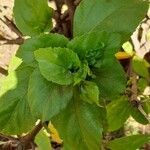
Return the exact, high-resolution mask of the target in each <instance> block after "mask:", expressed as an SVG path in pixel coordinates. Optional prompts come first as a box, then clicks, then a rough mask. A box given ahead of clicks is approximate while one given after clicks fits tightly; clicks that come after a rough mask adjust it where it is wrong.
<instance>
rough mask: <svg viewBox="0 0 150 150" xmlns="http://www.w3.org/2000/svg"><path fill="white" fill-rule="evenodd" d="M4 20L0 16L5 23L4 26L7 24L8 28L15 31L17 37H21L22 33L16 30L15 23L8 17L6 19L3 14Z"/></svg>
mask: <svg viewBox="0 0 150 150" xmlns="http://www.w3.org/2000/svg"><path fill="white" fill-rule="evenodd" d="M4 18H5V20H3V19H2V18H0V20H1V21H2V22H3V23H4V24H6V26H8V28H9V29H10V30H11V31H13V32H14V33H16V34H17V35H18V36H19V37H22V36H23V35H22V33H21V32H20V31H19V30H18V28H17V27H16V25H15V24H14V23H13V21H11V20H10V19H8V18H7V17H6V16H4Z"/></svg>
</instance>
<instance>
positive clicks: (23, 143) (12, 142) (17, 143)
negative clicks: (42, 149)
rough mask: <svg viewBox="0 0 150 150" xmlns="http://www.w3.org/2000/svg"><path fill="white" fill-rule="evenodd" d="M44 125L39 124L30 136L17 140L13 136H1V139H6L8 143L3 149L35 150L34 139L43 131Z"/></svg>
mask: <svg viewBox="0 0 150 150" xmlns="http://www.w3.org/2000/svg"><path fill="white" fill-rule="evenodd" d="M42 127H43V124H42V122H39V123H38V124H37V125H36V126H35V127H34V128H33V130H32V131H30V132H29V133H28V134H26V135H25V136H23V137H19V138H15V137H12V136H6V135H3V134H0V136H1V137H3V138H4V140H5V141H7V142H6V143H5V144H3V146H2V147H3V149H4V148H5V149H14V148H16V149H17V150H22V149H28V148H31V147H32V148H33V149H34V139H35V136H36V135H37V134H38V133H39V131H40V130H41V129H42Z"/></svg>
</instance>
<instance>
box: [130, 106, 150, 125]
mask: <svg viewBox="0 0 150 150" xmlns="http://www.w3.org/2000/svg"><path fill="white" fill-rule="evenodd" d="M144 110H145V108H144ZM131 115H132V117H133V118H134V119H135V120H136V121H137V122H139V123H140V124H143V125H146V124H148V123H149V122H148V120H147V119H146V118H145V116H144V115H143V114H142V113H141V112H140V111H139V110H138V108H137V107H132V109H131Z"/></svg>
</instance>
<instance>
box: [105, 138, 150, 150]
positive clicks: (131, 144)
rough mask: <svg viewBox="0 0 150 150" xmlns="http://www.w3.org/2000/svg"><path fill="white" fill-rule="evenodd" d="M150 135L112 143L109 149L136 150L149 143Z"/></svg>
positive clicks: (117, 140) (120, 139) (108, 146)
mask: <svg viewBox="0 0 150 150" xmlns="http://www.w3.org/2000/svg"><path fill="white" fill-rule="evenodd" d="M149 140H150V136H149V135H132V136H127V137H123V138H119V139H115V140H113V141H110V142H109V143H108V144H107V148H110V149H111V150H127V149H128V150H136V149H138V148H140V147H141V146H143V145H144V144H145V143H147V142H149Z"/></svg>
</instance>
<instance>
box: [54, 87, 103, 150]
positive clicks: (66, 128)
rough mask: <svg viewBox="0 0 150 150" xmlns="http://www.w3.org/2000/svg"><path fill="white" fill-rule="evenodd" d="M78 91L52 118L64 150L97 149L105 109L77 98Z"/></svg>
mask: <svg viewBox="0 0 150 150" xmlns="http://www.w3.org/2000/svg"><path fill="white" fill-rule="evenodd" d="M78 95H79V91H78V90H77V89H75V90H74V96H73V99H72V101H71V102H70V104H69V105H68V107H67V108H66V109H65V110H64V111H62V112H61V113H60V114H58V115H57V116H55V117H54V118H53V119H52V123H53V124H54V126H55V127H56V129H57V130H58V132H59V133H60V136H61V137H62V139H63V141H64V150H70V149H71V150H77V149H78V150H84V149H86V150H91V149H94V150H99V149H100V146H101V138H102V122H103V121H104V116H105V110H104V109H103V108H100V107H98V106H96V105H94V104H93V105H91V104H89V103H86V102H84V101H82V100H81V99H79V97H78Z"/></svg>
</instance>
